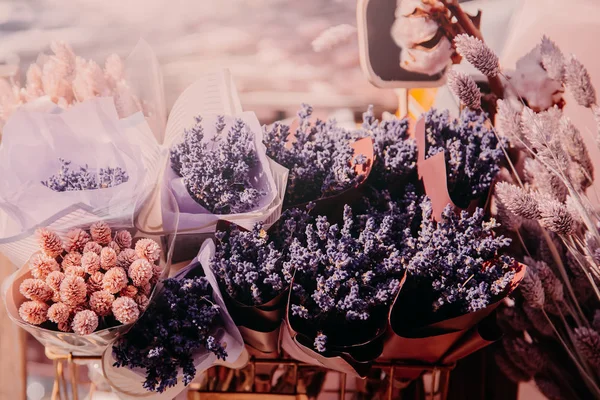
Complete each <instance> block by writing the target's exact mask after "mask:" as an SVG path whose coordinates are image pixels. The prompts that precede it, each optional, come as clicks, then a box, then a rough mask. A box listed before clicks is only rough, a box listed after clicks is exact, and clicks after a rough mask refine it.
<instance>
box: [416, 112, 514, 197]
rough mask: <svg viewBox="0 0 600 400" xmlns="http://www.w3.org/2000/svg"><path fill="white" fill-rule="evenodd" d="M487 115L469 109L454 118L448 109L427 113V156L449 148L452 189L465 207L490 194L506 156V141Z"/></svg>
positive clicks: (451, 195)
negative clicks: (504, 147)
mask: <svg viewBox="0 0 600 400" xmlns="http://www.w3.org/2000/svg"><path fill="white" fill-rule="evenodd" d="M486 119H487V116H486V115H484V114H481V113H477V112H476V111H472V110H468V109H465V110H463V112H462V113H461V115H460V118H459V119H451V118H450V115H449V112H448V111H444V112H438V111H436V110H431V111H429V112H427V113H426V114H425V133H426V142H427V153H426V157H431V156H433V155H435V154H437V153H439V152H441V151H444V152H445V153H444V155H445V159H446V174H447V182H448V191H449V193H450V197H451V198H452V200H453V201H454V202H455V203H456V204H458V205H460V206H461V207H466V206H467V205H468V204H469V203H470V201H471V200H474V199H477V198H480V197H481V196H484V195H486V193H487V192H488V190H489V188H490V186H491V184H492V181H493V179H494V177H495V176H496V174H497V173H498V171H499V170H500V165H499V164H500V162H501V160H503V158H504V153H503V152H502V144H501V143H498V139H497V138H496V135H494V132H493V131H492V130H490V129H489V128H488V127H487V126H486V122H485V121H486Z"/></svg>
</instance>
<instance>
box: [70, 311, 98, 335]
mask: <svg viewBox="0 0 600 400" xmlns="http://www.w3.org/2000/svg"><path fill="white" fill-rule="evenodd" d="M71 327H72V328H73V332H75V333H76V334H78V335H81V336H84V335H89V334H91V333H93V332H94V331H95V330H96V328H98V315H96V313H95V312H93V311H91V310H82V311H79V312H78V313H76V314H75V316H74V317H73V323H72V324H71Z"/></svg>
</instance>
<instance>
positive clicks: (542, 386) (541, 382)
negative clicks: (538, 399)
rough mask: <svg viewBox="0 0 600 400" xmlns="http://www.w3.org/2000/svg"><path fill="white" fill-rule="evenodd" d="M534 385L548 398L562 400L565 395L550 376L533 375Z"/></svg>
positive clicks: (549, 399)
mask: <svg viewBox="0 0 600 400" xmlns="http://www.w3.org/2000/svg"><path fill="white" fill-rule="evenodd" d="M534 381H535V386H537V388H538V389H539V391H540V392H542V394H543V395H544V396H545V397H546V398H547V399H548V400H564V399H566V398H568V397H566V396H565V395H564V394H563V393H562V390H561V388H560V386H558V385H557V384H556V383H555V381H554V380H553V379H550V378H546V377H544V376H537V375H536V376H535V377H534Z"/></svg>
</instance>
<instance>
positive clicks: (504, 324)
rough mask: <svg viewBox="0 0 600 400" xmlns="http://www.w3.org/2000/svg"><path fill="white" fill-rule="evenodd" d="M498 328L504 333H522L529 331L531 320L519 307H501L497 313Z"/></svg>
mask: <svg viewBox="0 0 600 400" xmlns="http://www.w3.org/2000/svg"><path fill="white" fill-rule="evenodd" d="M497 321H498V326H499V327H501V328H502V330H503V331H504V332H509V331H513V332H521V331H525V330H527V329H529V328H530V327H531V323H530V322H529V319H528V318H527V316H526V315H525V313H524V312H523V310H521V308H520V307H518V306H512V307H510V306H506V305H505V306H503V307H499V309H498V312H497Z"/></svg>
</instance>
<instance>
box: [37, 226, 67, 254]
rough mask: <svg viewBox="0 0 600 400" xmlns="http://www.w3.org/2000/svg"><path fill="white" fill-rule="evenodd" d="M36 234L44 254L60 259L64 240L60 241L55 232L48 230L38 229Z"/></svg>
mask: <svg viewBox="0 0 600 400" xmlns="http://www.w3.org/2000/svg"><path fill="white" fill-rule="evenodd" d="M35 233H36V235H37V238H38V244H39V246H40V249H42V251H43V252H44V254H46V255H48V256H50V257H58V256H60V255H61V254H62V252H63V244H62V240H60V237H59V236H58V235H57V234H56V233H55V232H52V231H51V230H49V229H46V228H38V229H37V230H36V231H35Z"/></svg>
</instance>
